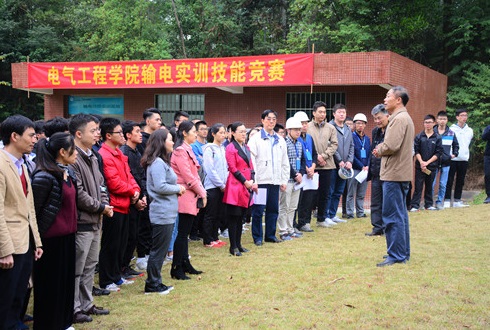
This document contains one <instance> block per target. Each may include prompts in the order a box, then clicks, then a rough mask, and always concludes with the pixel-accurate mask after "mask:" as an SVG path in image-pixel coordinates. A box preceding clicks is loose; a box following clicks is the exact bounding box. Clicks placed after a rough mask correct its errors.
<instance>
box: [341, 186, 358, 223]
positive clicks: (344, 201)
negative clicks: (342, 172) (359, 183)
mask: <svg viewBox="0 0 490 330" xmlns="http://www.w3.org/2000/svg"><path fill="white" fill-rule="evenodd" d="M354 180H355V179H354ZM348 186H349V185H347V184H346V185H345V187H344V192H343V193H342V216H344V215H347V192H348V190H349V187H348Z"/></svg>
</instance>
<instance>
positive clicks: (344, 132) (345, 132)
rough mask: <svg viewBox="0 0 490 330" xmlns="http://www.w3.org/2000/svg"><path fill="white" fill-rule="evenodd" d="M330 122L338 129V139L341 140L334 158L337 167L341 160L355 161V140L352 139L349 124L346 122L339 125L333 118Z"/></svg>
mask: <svg viewBox="0 0 490 330" xmlns="http://www.w3.org/2000/svg"><path fill="white" fill-rule="evenodd" d="M330 124H332V125H333V127H335V130H336V131H337V140H338V142H339V147H338V148H337V151H336V152H335V155H334V159H335V165H337V168H338V167H339V163H340V162H342V161H343V162H344V163H345V162H351V163H352V162H353V161H354V140H353V139H352V132H351V130H350V128H349V126H347V125H345V124H344V127H339V126H337V125H336V124H335V121H334V120H333V119H332V120H331V121H330Z"/></svg>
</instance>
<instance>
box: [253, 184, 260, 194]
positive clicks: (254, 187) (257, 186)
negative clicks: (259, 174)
mask: <svg viewBox="0 0 490 330" xmlns="http://www.w3.org/2000/svg"><path fill="white" fill-rule="evenodd" d="M252 191H255V193H256V194H257V193H258V192H259V185H258V184H256V183H255V184H253V185H252Z"/></svg>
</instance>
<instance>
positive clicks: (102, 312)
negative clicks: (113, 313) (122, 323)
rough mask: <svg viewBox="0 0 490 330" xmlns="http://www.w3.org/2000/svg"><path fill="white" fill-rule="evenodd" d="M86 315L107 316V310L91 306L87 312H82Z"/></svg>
mask: <svg viewBox="0 0 490 330" xmlns="http://www.w3.org/2000/svg"><path fill="white" fill-rule="evenodd" d="M83 313H84V314H86V315H108V314H109V310H108V309H104V308H102V307H97V306H95V305H92V307H90V309H89V310H88V311H85V312H83Z"/></svg>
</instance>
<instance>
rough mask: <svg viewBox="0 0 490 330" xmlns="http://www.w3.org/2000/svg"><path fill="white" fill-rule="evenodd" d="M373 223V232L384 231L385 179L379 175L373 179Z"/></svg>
mask: <svg viewBox="0 0 490 330" xmlns="http://www.w3.org/2000/svg"><path fill="white" fill-rule="evenodd" d="M371 225H372V226H373V232H375V233H383V232H384V225H383V181H381V180H380V179H379V176H376V177H375V176H373V178H372V179H371Z"/></svg>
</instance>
